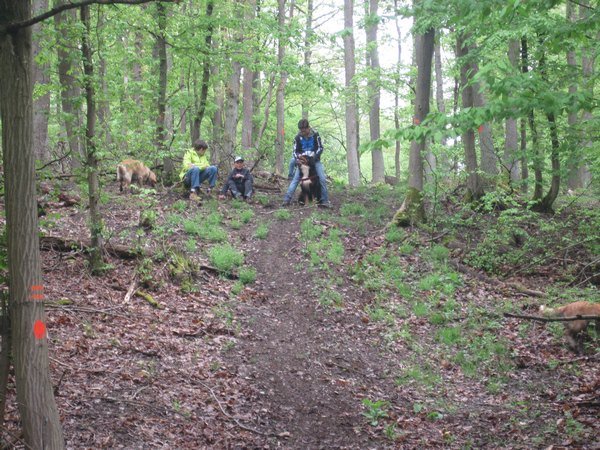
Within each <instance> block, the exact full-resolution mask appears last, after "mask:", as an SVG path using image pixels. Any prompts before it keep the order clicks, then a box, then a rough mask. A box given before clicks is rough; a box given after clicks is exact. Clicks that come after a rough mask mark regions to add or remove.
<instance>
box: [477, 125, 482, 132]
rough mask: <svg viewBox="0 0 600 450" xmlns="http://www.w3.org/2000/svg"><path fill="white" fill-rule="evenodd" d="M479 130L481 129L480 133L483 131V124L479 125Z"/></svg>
mask: <svg viewBox="0 0 600 450" xmlns="http://www.w3.org/2000/svg"><path fill="white" fill-rule="evenodd" d="M478 131H479V132H480V133H483V125H479V128H478Z"/></svg>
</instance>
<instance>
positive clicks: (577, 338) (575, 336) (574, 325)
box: [540, 301, 600, 353]
mask: <svg viewBox="0 0 600 450" xmlns="http://www.w3.org/2000/svg"><path fill="white" fill-rule="evenodd" d="M540 312H541V313H542V314H543V315H544V316H547V317H577V316H600V303H590V302H583V301H580V302H574V303H569V304H568V305H565V306H561V307H560V308H547V307H546V306H540ZM589 322H590V320H573V321H570V322H565V336H566V338H567V344H568V345H569V347H570V348H571V350H573V351H574V352H576V353H582V351H583V334H584V333H585V329H586V328H587V326H588V323H589ZM598 331H600V319H596V332H598Z"/></svg>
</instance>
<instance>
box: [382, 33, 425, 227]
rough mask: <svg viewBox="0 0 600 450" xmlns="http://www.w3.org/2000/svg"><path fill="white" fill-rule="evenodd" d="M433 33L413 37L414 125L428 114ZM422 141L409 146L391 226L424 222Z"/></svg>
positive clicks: (423, 142) (423, 144) (423, 145)
mask: <svg viewBox="0 0 600 450" xmlns="http://www.w3.org/2000/svg"><path fill="white" fill-rule="evenodd" d="M434 40H435V30H434V29H433V28H430V29H429V30H427V31H426V32H425V33H424V34H417V35H415V52H416V60H417V85H416V93H415V115H414V118H413V121H414V123H415V124H417V125H418V124H420V123H422V122H423V120H424V119H425V117H426V116H427V114H429V97H430V93H431V62H432V60H433V47H434ZM424 152H425V138H423V139H421V140H418V141H417V140H414V141H413V142H412V143H411V145H410V155H409V160H408V192H407V194H406V197H405V199H404V202H403V203H402V206H401V207H400V209H399V210H398V212H396V214H395V215H394V218H393V220H392V222H393V223H395V224H397V225H399V226H407V225H411V224H414V223H418V222H423V221H424V220H425V206H424V205H423V154H424Z"/></svg>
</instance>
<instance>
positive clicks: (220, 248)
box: [208, 244, 244, 274]
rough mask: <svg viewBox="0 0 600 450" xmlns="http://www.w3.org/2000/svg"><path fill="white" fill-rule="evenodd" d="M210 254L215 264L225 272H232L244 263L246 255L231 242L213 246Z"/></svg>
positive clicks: (211, 260)
mask: <svg viewBox="0 0 600 450" xmlns="http://www.w3.org/2000/svg"><path fill="white" fill-rule="evenodd" d="M208 256H209V259H210V262H211V263H212V265H213V266H215V268H216V269H217V270H219V271H220V272H223V273H224V274H230V273H232V272H233V270H234V269H235V268H237V267H239V266H241V265H242V264H243V263H244V255H243V254H242V253H241V252H240V251H239V250H237V249H236V248H234V247H233V246H232V245H230V244H222V245H217V246H214V247H212V248H211V249H210V250H209V252H208Z"/></svg>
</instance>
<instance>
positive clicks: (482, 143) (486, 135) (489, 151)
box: [467, 46, 498, 189]
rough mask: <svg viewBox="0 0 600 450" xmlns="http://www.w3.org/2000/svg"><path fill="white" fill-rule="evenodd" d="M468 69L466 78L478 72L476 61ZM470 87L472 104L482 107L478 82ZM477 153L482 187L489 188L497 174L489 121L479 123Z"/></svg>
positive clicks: (482, 102) (482, 99)
mask: <svg viewBox="0 0 600 450" xmlns="http://www.w3.org/2000/svg"><path fill="white" fill-rule="evenodd" d="M474 50H475V47H474V46H473V47H472V48H468V49H467V52H468V53H473V52H474ZM470 66H471V67H470V71H469V74H468V79H469V80H471V79H473V77H475V75H477V73H478V72H479V66H478V64H477V63H476V62H473V63H471V64H470ZM471 89H472V92H473V106H474V107H475V108H484V107H485V104H486V100H485V96H484V95H483V92H482V90H481V85H480V84H479V83H472V85H471ZM478 132H479V154H480V158H481V164H480V167H481V171H482V172H483V174H484V178H485V179H482V180H481V181H482V182H483V186H484V189H485V188H486V187H487V188H491V187H492V186H493V185H494V182H495V177H496V175H498V168H497V166H496V160H497V157H496V149H495V147H494V139H493V137H492V128H491V126H490V124H489V123H487V122H486V123H482V124H481V125H479V129H478Z"/></svg>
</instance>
